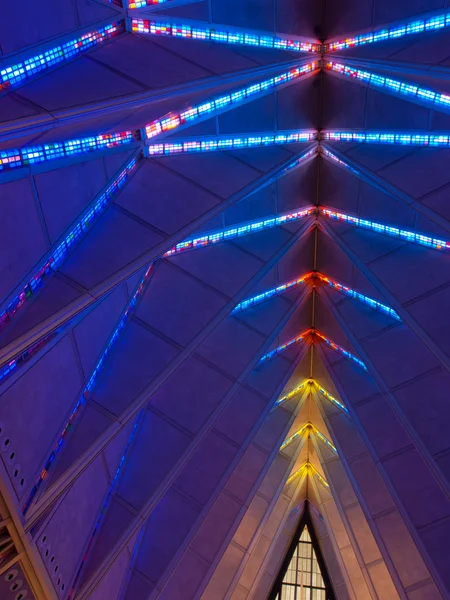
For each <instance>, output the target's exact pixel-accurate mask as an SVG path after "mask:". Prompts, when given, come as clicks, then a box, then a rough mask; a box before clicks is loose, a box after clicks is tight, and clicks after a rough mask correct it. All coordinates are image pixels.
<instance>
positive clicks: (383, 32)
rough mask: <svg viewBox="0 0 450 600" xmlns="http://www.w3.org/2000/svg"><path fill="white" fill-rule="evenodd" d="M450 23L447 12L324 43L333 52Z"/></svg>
mask: <svg viewBox="0 0 450 600" xmlns="http://www.w3.org/2000/svg"><path fill="white" fill-rule="evenodd" d="M449 25H450V13H448V12H445V13H442V14H439V15H434V16H433V17H427V18H426V19H417V18H416V19H414V21H408V22H407V23H404V24H401V25H395V26H394V27H384V28H382V29H375V30H374V31H368V32H366V33H361V34H360V35H356V36H354V37H349V38H345V39H343V40H338V41H336V42H329V43H328V44H325V45H324V51H325V52H333V51H336V50H345V49H347V48H354V47H355V46H365V45H367V44H375V43H377V42H382V41H385V40H392V39H398V38H399V37H403V36H405V35H414V34H416V33H423V32H425V31H436V30H438V29H442V28H444V27H448V26H449Z"/></svg>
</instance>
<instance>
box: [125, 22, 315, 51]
mask: <svg viewBox="0 0 450 600" xmlns="http://www.w3.org/2000/svg"><path fill="white" fill-rule="evenodd" d="M127 27H128V28H129V29H130V30H131V31H132V32H133V33H139V34H144V35H156V36H168V37H177V38H184V39H188V40H197V41H205V42H217V43H219V44H230V45H232V46H250V47H252V48H255V47H256V48H271V49H275V50H287V51H289V52H315V53H320V51H321V48H322V45H321V43H320V42H318V41H316V42H313V41H311V40H303V39H301V38H299V37H298V36H294V35H289V34H285V33H277V34H276V35H273V33H271V32H269V31H257V30H248V29H244V28H242V27H233V26H230V25H219V24H216V23H214V25H213V26H209V24H208V23H205V22H204V21H191V20H187V19H179V18H176V21H175V22H174V21H171V20H170V17H166V16H164V15H154V16H152V19H140V18H133V19H132V21H131V25H127Z"/></svg>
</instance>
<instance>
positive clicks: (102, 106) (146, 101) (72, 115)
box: [0, 58, 311, 141]
mask: <svg viewBox="0 0 450 600" xmlns="http://www.w3.org/2000/svg"><path fill="white" fill-rule="evenodd" d="M305 60H306V62H308V61H310V60H311V59H310V58H307V59H304V60H303V61H302V60H298V59H297V60H290V61H286V62H282V63H278V64H276V65H268V66H267V65H265V66H262V67H261V66H258V67H252V68H250V69H240V70H238V71H234V72H231V73H227V74H224V75H212V76H208V77H203V78H201V79H198V80H196V81H195V82H192V81H188V82H186V83H180V84H176V85H172V86H168V87H165V88H162V89H158V90H149V91H145V92H139V93H136V94H129V95H127V96H125V97H121V98H108V99H106V100H102V101H99V102H92V103H89V104H84V105H83V106H77V107H74V108H64V109H60V110H55V111H52V113H51V114H49V113H43V114H38V115H33V116H30V117H24V118H22V119H15V120H14V121H10V122H8V121H5V122H4V123H1V124H0V141H2V140H11V139H14V138H16V137H22V136H23V135H25V134H29V135H32V134H38V133H42V132H45V131H49V130H51V129H55V128H58V127H66V126H68V125H70V126H73V125H74V124H75V123H84V122H85V121H88V120H91V119H97V118H100V117H104V116H106V115H109V114H114V113H116V112H119V113H121V112H123V111H126V110H129V111H132V110H137V109H139V108H143V107H146V106H149V105H151V104H153V103H157V102H161V101H165V100H171V101H175V99H176V98H180V100H179V102H180V103H182V102H183V96H185V95H187V94H194V93H198V92H203V91H204V92H208V91H211V90H214V89H215V88H216V87H218V86H224V85H233V84H236V85H238V84H239V83H241V82H242V81H245V80H248V79H254V78H257V77H271V76H272V75H275V74H279V73H280V70H283V69H284V70H289V69H292V68H294V67H296V66H298V65H299V64H302V63H303V62H305Z"/></svg>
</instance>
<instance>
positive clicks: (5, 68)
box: [0, 20, 125, 94]
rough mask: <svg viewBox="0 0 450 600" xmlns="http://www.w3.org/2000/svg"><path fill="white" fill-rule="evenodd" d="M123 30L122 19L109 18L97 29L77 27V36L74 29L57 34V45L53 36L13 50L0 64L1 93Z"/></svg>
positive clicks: (75, 56) (67, 60)
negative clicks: (17, 51) (30, 46)
mask: <svg viewBox="0 0 450 600" xmlns="http://www.w3.org/2000/svg"><path fill="white" fill-rule="evenodd" d="M124 32H125V21H124V20H118V21H114V22H113V23H111V21H110V20H109V21H108V23H107V24H106V23H105V24H104V25H102V26H101V27H99V28H98V29H90V28H89V29H88V28H87V27H85V28H84V29H83V30H82V31H78V33H77V36H76V37H74V34H73V33H71V34H67V35H65V36H64V37H63V38H60V40H61V41H60V42H59V43H57V44H56V45H55V40H53V41H51V42H46V43H44V44H40V45H38V46H34V47H33V48H32V49H27V51H26V52H21V53H20V54H15V55H14V56H13V57H6V58H4V63H3V64H2V67H1V68H0V94H1V93H2V92H8V91H10V90H12V89H16V88H18V87H20V86H21V85H23V84H24V83H28V81H30V80H31V79H34V78H35V77H37V76H39V75H42V74H44V73H47V72H48V71H49V70H53V69H54V68H55V67H59V66H61V65H63V64H66V63H67V62H69V61H71V60H73V59H74V58H77V57H78V56H80V55H82V54H85V53H86V52H89V51H90V50H94V49H95V48H97V47H98V46H100V45H103V44H104V43H105V42H107V41H109V40H111V39H114V38H116V37H117V36H118V35H120V34H121V33H124Z"/></svg>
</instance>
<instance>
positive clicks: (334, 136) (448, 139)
mask: <svg viewBox="0 0 450 600" xmlns="http://www.w3.org/2000/svg"><path fill="white" fill-rule="evenodd" d="M320 135H321V138H322V139H323V140H326V141H329V142H359V143H366V144H400V145H403V146H432V147H444V148H445V147H448V146H450V133H436V134H433V133H430V134H428V133H407V132H404V133H398V132H397V133H393V132H372V133H368V132H363V131H325V132H323V133H321V134H320ZM322 151H323V152H324V153H325V154H326V155H327V156H330V158H332V159H333V160H335V161H336V162H339V163H340V164H341V165H343V166H346V167H347V168H350V167H348V166H347V165H345V163H343V161H340V160H339V159H337V157H335V156H334V155H332V154H331V152H329V151H327V150H326V149H325V148H322Z"/></svg>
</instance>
